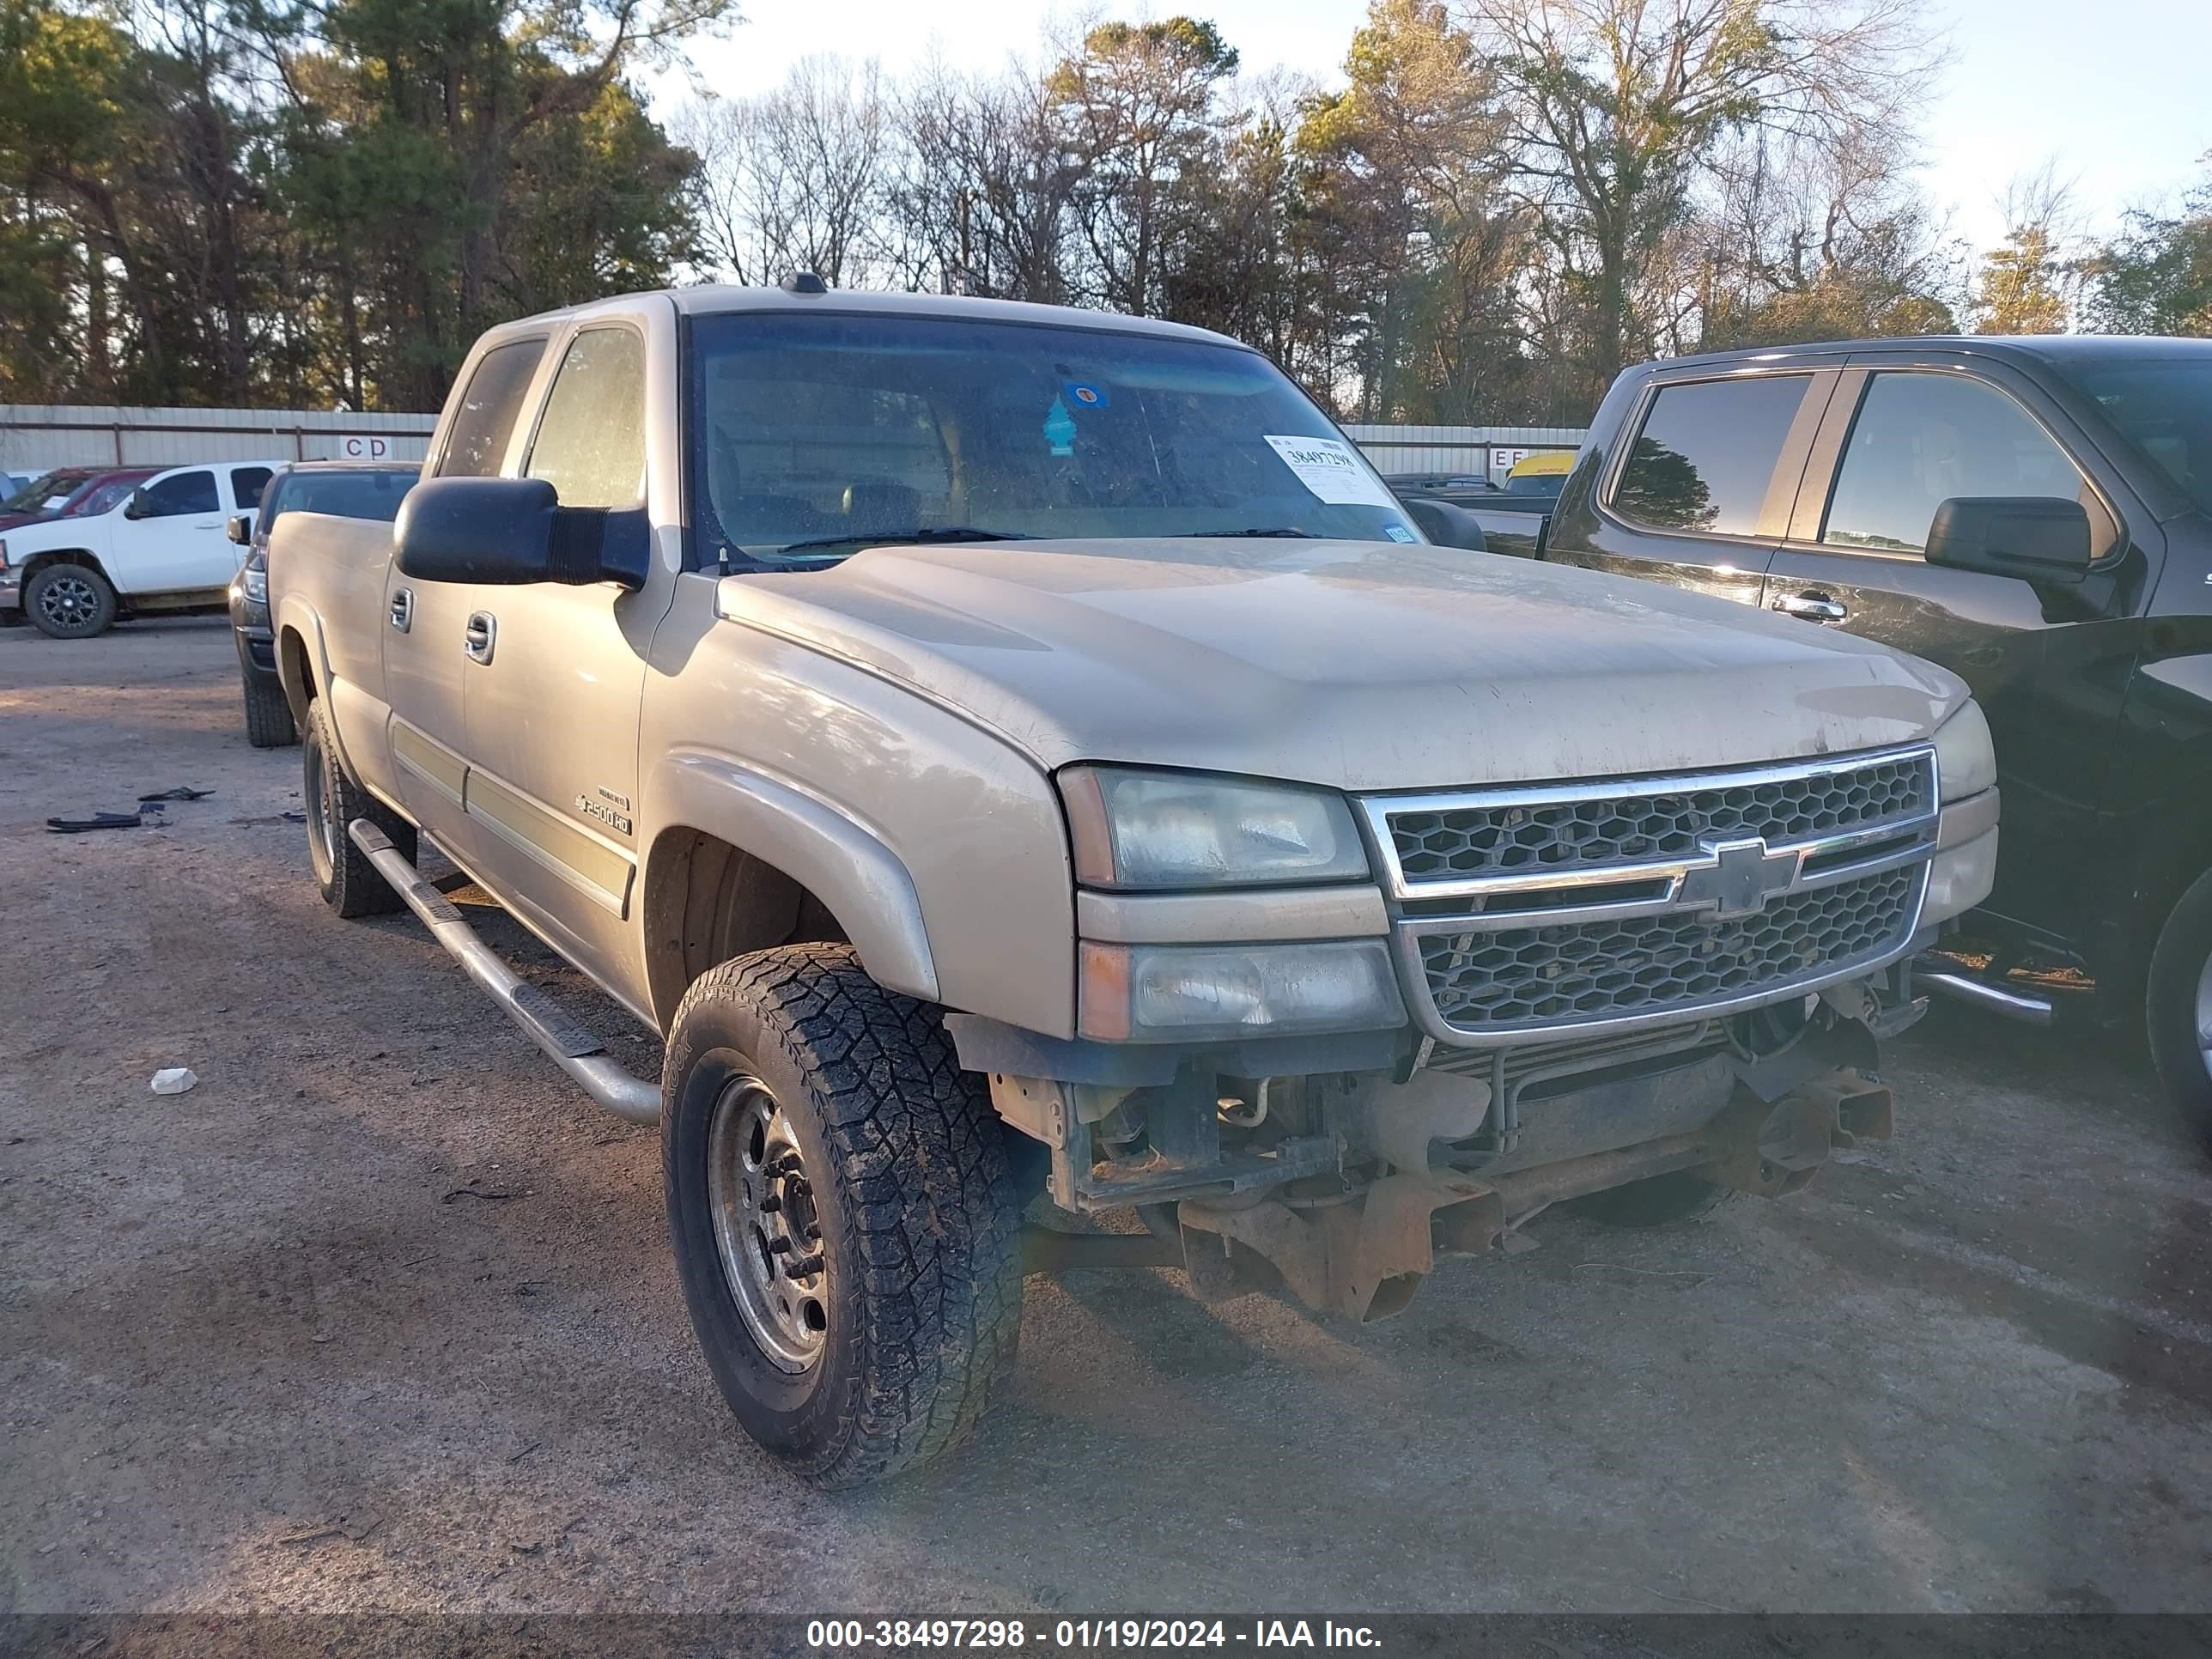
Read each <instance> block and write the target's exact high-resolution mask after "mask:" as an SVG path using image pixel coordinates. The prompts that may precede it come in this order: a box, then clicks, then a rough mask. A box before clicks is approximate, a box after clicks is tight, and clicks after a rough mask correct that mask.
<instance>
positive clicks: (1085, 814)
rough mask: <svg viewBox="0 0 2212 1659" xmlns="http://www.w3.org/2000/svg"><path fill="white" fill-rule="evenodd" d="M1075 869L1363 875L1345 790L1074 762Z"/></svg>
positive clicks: (1174, 875) (1111, 876)
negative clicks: (1343, 792)
mask: <svg viewBox="0 0 2212 1659" xmlns="http://www.w3.org/2000/svg"><path fill="white" fill-rule="evenodd" d="M1060 795H1061V798H1062V799H1065V800H1066V803H1067V820H1068V829H1069V838H1070V840H1071V841H1072V842H1073V844H1074V848H1075V876H1076V879H1077V880H1078V881H1080V882H1082V883H1083V884H1085V886H1089V887H1137V888H1163V887H1225V886H1254V885H1261V884H1267V883H1271V882H1289V881H1332V880H1338V881H1340V880H1353V881H1364V880H1366V879H1367V877H1368V869H1367V852H1366V849H1365V848H1364V847H1363V846H1362V845H1361V844H1360V840H1359V830H1358V826H1357V825H1355V824H1354V823H1352V808H1351V807H1350V806H1349V805H1346V802H1345V799H1344V798H1343V797H1342V796H1341V795H1338V794H1334V793H1330V792H1329V791H1328V790H1324V789H1306V788H1301V787H1297V786H1296V785H1293V784H1279V783H1247V782H1245V781H1243V780H1241V779H1237V778H1224V777H1211V776H1206V775H1201V774H1194V773H1182V772H1139V771H1131V770H1127V769H1122V768H1120V767H1113V766H1071V767H1069V768H1068V769H1066V770H1065V771H1063V772H1062V773H1061V774H1060Z"/></svg>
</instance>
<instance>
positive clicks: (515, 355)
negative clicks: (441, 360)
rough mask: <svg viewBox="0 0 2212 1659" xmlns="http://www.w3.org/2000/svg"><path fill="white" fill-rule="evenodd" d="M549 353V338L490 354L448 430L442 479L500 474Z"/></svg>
mask: <svg viewBox="0 0 2212 1659" xmlns="http://www.w3.org/2000/svg"><path fill="white" fill-rule="evenodd" d="M544 355H545V342H544V341H543V340H511V341H509V342H508V343H507V344H505V345H500V346H494V347H493V348H492V349H490V350H489V351H487V352H485V353H484V355H483V361H482V362H479V363H477V368H476V373H475V374H471V375H470V376H469V384H468V389H467V390H466V391H465V392H463V393H462V394H461V401H460V404H459V407H458V408H456V409H455V410H453V423H452V425H451V426H449V427H448V428H447V430H446V447H445V453H444V454H443V456H442V457H441V459H440V460H439V462H438V476H439V477H442V478H487V477H491V476H492V475H493V474H494V473H495V472H497V471H499V467H500V463H501V461H503V460H505V459H507V440H508V439H509V438H511V437H512V436H513V435H514V422H515V420H516V418H517V417H518V416H520V414H521V413H522V398H523V394H524V393H525V392H528V391H529V390H530V380H531V377H532V375H534V374H537V373H538V359H539V358H540V357H542V356H544Z"/></svg>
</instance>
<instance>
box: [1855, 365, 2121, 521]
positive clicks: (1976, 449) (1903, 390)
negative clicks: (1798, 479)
mask: <svg viewBox="0 0 2212 1659" xmlns="http://www.w3.org/2000/svg"><path fill="white" fill-rule="evenodd" d="M1954 495H2015V496H2017V495H2047V496H2055V497H2057V498H2058V499H2059V500H2062V501H2080V502H2081V505H2082V506H2083V507H2087V509H2088V512H2089V520H2090V524H2091V526H2092V532H2091V533H2092V536H2093V538H2094V539H2095V542H2096V544H2097V547H2098V550H2099V551H2100V552H2102V551H2103V550H2105V549H2106V547H2108V546H2109V545H2110V542H2111V535H2110V531H2109V526H2110V520H2108V519H2107V518H2106V513H2105V508H2104V504H2103V503H2102V502H2100V501H2098V499H2097V497H2096V495H2095V494H2094V493H2093V491H2092V490H2091V489H2089V488H2088V485H2087V483H2086V482H2085V481H2084V480H2083V478H2082V477H2081V473H2080V472H2078V471H2075V466H2074V463H2073V462H2071V461H2069V460H2068V459H2066V452H2065V451H2064V450H2063V449H2061V448H2059V447H2058V444H2057V440H2055V439H2054V438H2052V437H2051V435H2050V434H2049V433H2048V432H2045V430H2044V429H2043V428H2042V427H2041V426H2040V425H2039V424H2038V423H2037V422H2036V421H2035V420H2034V419H2033V416H2030V415H2029V414H2028V413H2027V410H2024V409H2022V408H2021V406H2020V405H2019V404H2016V403H2015V402H2013V400H2012V399H2011V398H2008V397H2006V396H2005V394H2004V393H2003V392H1999V391H1998V390H1997V389H1996V387H1994V386H1984V385H1981V384H1980V383H1978V382H1977V381H1974V380H1966V379H1964V378H1962V377H1960V376H1959V375H1956V374H1877V375H1875V377H1874V378H1873V379H1872V380H1869V381H1868V383H1867V389H1866V395H1865V397H1863V398H1861V399H1860V401H1859V410H1858V415H1857V418H1855V419H1854V420H1853V421H1852V422H1851V436H1850V443H1849V444H1848V445H1847V446H1846V447H1844V464H1843V465H1842V466H1840V467H1838V469H1837V471H1836V488H1835V491H1834V493H1833V494H1832V495H1830V496H1829V498H1828V521H1827V523H1826V526H1824V527H1823V528H1822V530H1821V532H1820V539H1821V540H1822V541H1824V542H1826V543H1828V544H1830V545H1831V546H1836V547H1867V548H1879V549H1881V550H1883V551H1885V552H1899V553H1917V552H1920V551H1921V550H1923V549H1924V548H1925V547H1926V546H1927V545H1928V532H1929V528H1930V527H1931V526H1933V525H1934V523H1935V521H1936V508H1937V507H1940V506H1942V504H1943V503H1944V502H1945V501H1948V500H1950V499H1951V497H1953V496H1954Z"/></svg>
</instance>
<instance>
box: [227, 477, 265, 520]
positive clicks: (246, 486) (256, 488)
mask: <svg viewBox="0 0 2212 1659" xmlns="http://www.w3.org/2000/svg"><path fill="white" fill-rule="evenodd" d="M268 487H269V469H268V468H267V467H265V466H234V467H233V468H231V469H230V489H231V493H232V494H233V495H235V496H237V497H238V505H239V509H240V511H241V512H246V513H251V512H252V511H253V509H254V508H255V507H258V506H260V505H261V492H262V491H263V490H264V489H267V488H268Z"/></svg>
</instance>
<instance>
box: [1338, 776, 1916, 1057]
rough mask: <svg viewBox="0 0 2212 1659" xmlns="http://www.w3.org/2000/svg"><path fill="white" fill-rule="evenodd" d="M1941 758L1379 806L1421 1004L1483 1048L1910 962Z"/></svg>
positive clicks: (1454, 1034)
mask: <svg viewBox="0 0 2212 1659" xmlns="http://www.w3.org/2000/svg"><path fill="white" fill-rule="evenodd" d="M1937 800H1938V793H1937V780H1936V756H1935V751H1934V750H1933V749H1932V748H1931V747H1930V746H1929V745H1927V744H1918V745H1916V746H1914V747H1912V748H1910V749H1902V750H1887V751H1885V752H1882V753H1879V754H1871V755H1855V756H1843V757H1834V758H1827V759H1820V760H1814V761H1801V762H1796V763H1790V764H1786V765H1779V766H1771V767H1759V768H1746V769H1739V770H1736V771H1730V772H1711V773H1704V774H1699V775H1668V776H1661V777H1646V778H1626V779H1608V780H1601V781H1594V782H1589V783H1579V784H1548V785H1540V786H1533V787H1509V788H1500V789H1483V790H1468V791H1462V792H1458V793H1450V794H1437V795H1422V796H1407V795H1383V796H1370V797H1367V798H1365V799H1362V800H1361V801H1360V802H1359V807H1360V810H1361V811H1362V813H1363V814H1364V818H1365V823H1366V827H1367V831H1368V836H1369V841H1370V845H1371V846H1372V847H1373V848H1374V850H1375V851H1376V854H1378V855H1379V857H1380V860H1381V861H1382V865H1383V871H1384V876H1385V882H1386V886H1387V890H1388V897H1389V904H1390V908H1391V912H1392V915H1393V918H1394V922H1393V929H1392V933H1393V940H1394V948H1395V951H1396V955H1397V959H1398V965H1399V977H1400V980H1401V982H1402V984H1403V985H1404V987H1405V990H1406V993H1407V1002H1408V1004H1409V1006H1412V1007H1413V1010H1414V1012H1415V1014H1416V1016H1417V1017H1418V1018H1419V1021H1420V1024H1421V1026H1422V1028H1423V1029H1424V1030H1425V1031H1426V1032H1427V1033H1428V1034H1429V1035H1430V1036H1432V1037H1435V1038H1437V1039H1438V1040H1439V1041H1440V1042H1444V1043H1449V1044H1462V1043H1471V1044H1476V1045H1480V1046H1483V1047H1494V1046H1498V1045H1502V1044H1503V1045H1517V1044H1522V1043H1539V1042H1556V1041H1559V1040H1562V1039H1568V1038H1572V1037H1576V1036H1595V1035H1597V1034H1600V1033H1603V1032H1613V1031H1629V1030H1646V1029H1650V1028H1654V1027H1657V1026H1661V1025H1665V1024H1670V1023H1675V1022H1680V1021H1682V1020H1685V1019H1694V1018H1702V1017H1705V1016H1711V1015H1714V1014H1720V1013H1727V1012H1733V1011H1735V1010H1736V1009H1740V1008H1749V1007H1756V1006H1759V1005H1760V1004H1761V1003H1766V1002H1774V1001H1778V1000H1782V999H1784V998H1785V997H1787V996H1790V995H1792V994H1799V993H1802V992H1803V991H1806V990H1810V989H1814V988H1816V987H1819V986H1821V985H1826V984H1829V983H1832V982H1833V981H1837V980H1840V979H1844V978H1848V977H1850V976H1852V975H1856V974H1861V973H1865V972H1868V971H1869V970H1871V969H1874V968H1875V967H1878V966H1881V965H1882V964H1883V963H1887V962H1889V961H1891V960H1893V959H1894V958H1895V957H1899V956H1900V955H1902V954H1903V953H1904V952H1905V951H1906V950H1907V949H1908V948H1910V946H1911V942H1912V937H1913V933H1914V930H1915V929H1916V928H1917V926H1918V924H1919V915H1920V902H1921V896H1922V893H1923V890H1924V888H1925V886H1926V881H1927V866H1928V860H1929V857H1930V856H1931V855H1932V854H1933V853H1934V851H1935V843H1936V805H1937Z"/></svg>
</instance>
